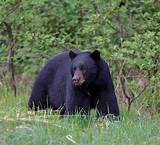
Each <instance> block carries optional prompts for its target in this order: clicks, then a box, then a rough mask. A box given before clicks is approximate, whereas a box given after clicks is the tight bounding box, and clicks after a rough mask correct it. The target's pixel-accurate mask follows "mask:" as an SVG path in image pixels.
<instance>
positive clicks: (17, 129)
mask: <svg viewBox="0 0 160 145" xmlns="http://www.w3.org/2000/svg"><path fill="white" fill-rule="evenodd" d="M19 92H21V93H19V94H18V96H17V97H16V98H15V97H14V96H13V94H12V92H11V91H9V90H7V88H5V87H2V86H1V88H0V145H72V144H73V145H74V144H78V145H160V116H159V114H157V115H154V116H150V115H147V113H144V112H138V113H137V111H136V109H135V110H134V111H132V112H126V111H125V109H123V110H122V109H121V114H122V119H121V121H115V122H110V121H109V120H108V119H96V118H95V116H94V113H93V114H92V115H91V116H90V117H88V118H81V117H80V116H78V115H75V116H74V117H70V118H61V117H59V116H58V115H55V114H54V113H53V112H50V111H48V112H42V111H41V112H38V113H37V114H34V112H28V109H27V101H28V96H29V91H28V89H24V88H23V89H21V90H20V91H19ZM145 114H146V115H145Z"/></svg>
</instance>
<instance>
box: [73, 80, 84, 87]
mask: <svg viewBox="0 0 160 145" xmlns="http://www.w3.org/2000/svg"><path fill="white" fill-rule="evenodd" d="M84 83H85V80H79V81H73V85H75V86H82V85H83V84H84Z"/></svg>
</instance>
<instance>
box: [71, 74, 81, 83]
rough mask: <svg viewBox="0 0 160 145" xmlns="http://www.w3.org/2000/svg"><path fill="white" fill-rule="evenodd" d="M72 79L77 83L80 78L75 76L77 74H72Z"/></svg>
mask: <svg viewBox="0 0 160 145" xmlns="http://www.w3.org/2000/svg"><path fill="white" fill-rule="evenodd" d="M72 80H73V82H74V83H78V82H79V80H80V78H79V77H77V76H74V77H73V78H72Z"/></svg>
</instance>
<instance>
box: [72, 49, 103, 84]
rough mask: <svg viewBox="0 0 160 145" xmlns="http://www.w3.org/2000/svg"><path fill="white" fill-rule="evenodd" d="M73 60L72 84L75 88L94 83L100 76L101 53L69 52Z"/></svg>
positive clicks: (96, 51)
mask: <svg viewBox="0 0 160 145" xmlns="http://www.w3.org/2000/svg"><path fill="white" fill-rule="evenodd" d="M69 57H70V59H71V62H72V63H71V74H72V82H73V85H75V86H82V85H83V84H89V83H91V82H92V81H94V80H95V79H96V77H97V75H98V70H99V69H98V63H99V61H100V52H99V51H98V50H95V51H94V52H92V53H91V52H81V53H75V52H73V51H70V52H69Z"/></svg>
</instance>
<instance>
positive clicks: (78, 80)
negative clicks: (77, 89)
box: [72, 68, 85, 86]
mask: <svg viewBox="0 0 160 145" xmlns="http://www.w3.org/2000/svg"><path fill="white" fill-rule="evenodd" d="M72 82H73V84H74V85H75V86H80V85H82V84H83V83H84V82H85V79H84V76H83V73H82V71H81V70H80V69H79V68H77V69H76V70H75V72H74V76H73V78H72Z"/></svg>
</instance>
